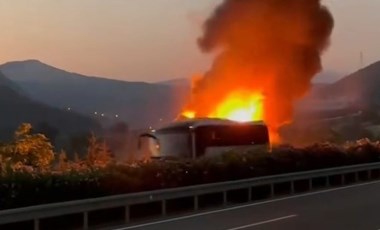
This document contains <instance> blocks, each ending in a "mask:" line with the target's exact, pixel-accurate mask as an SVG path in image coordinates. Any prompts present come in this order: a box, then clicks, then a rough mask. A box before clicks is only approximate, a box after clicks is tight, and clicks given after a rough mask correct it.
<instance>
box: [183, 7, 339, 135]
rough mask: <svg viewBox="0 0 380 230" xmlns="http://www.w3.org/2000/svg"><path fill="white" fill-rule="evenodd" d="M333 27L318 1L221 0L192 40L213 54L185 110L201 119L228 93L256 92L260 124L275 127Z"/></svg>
mask: <svg viewBox="0 0 380 230" xmlns="http://www.w3.org/2000/svg"><path fill="white" fill-rule="evenodd" d="M333 26H334V20H333V17H332V15H331V14H330V12H329V10H328V9H327V8H326V7H325V6H323V5H322V3H321V1H320V0H224V2H223V3H222V4H221V5H220V6H218V7H217V8H216V9H215V11H214V13H213V15H212V16H211V17H210V18H209V19H208V20H207V21H206V22H205V24H204V34H203V35H202V36H201V37H200V38H199V39H198V44H199V47H200V49H201V50H202V51H203V52H206V53H216V54H217V55H216V58H215V60H214V63H213V65H212V68H211V69H210V70H209V71H208V72H207V73H205V74H204V76H203V77H202V78H201V79H199V80H198V81H197V82H196V83H195V86H194V88H193V95H192V101H191V103H190V104H189V105H188V107H189V108H192V109H193V110H194V111H196V112H197V116H202V115H203V116H207V114H209V113H210V112H211V111H212V110H213V109H215V108H214V104H213V102H219V101H220V100H222V99H223V98H224V97H226V95H228V94H229V93H230V92H231V91H234V90H244V91H249V92H254V91H257V92H260V93H262V94H263V95H264V97H265V99H264V107H265V108H264V111H265V115H264V117H265V118H264V120H265V121H266V122H267V123H268V125H269V126H271V127H272V128H274V129H277V128H279V127H280V126H281V125H283V124H285V123H287V122H289V121H291V120H292V116H293V104H294V102H295V101H296V100H297V99H299V98H300V97H302V96H303V95H304V94H305V93H306V92H307V91H308V90H309V88H310V86H311V80H312V78H313V77H314V76H315V75H316V74H317V73H318V72H320V71H321V69H322V65H321V55H322V54H323V52H324V51H325V50H326V48H327V47H328V45H329V41H330V35H331V33H332V30H333Z"/></svg>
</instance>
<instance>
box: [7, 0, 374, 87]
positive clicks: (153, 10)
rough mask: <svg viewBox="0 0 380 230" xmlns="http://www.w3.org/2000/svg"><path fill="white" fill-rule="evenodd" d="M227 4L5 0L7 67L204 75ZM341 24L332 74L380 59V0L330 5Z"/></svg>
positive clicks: (152, 76) (153, 77)
mask: <svg viewBox="0 0 380 230" xmlns="http://www.w3.org/2000/svg"><path fill="white" fill-rule="evenodd" d="M220 2H221V0H60V1H58V0H0V28H1V35H0V49H1V52H0V62H1V63H4V62H8V61H14V60H25V59H38V60H40V61H42V62H45V63H47V64H50V65H53V66H56V67H58V68H62V69H65V70H68V71H71V72H77V73H82V74H86V75H92V76H103V77H107V78H114V79H121V80H126V81H148V82H157V81H162V80H167V79H174V78H186V77H191V76H192V75H194V74H199V73H202V72H204V71H205V70H206V69H207V68H208V67H209V66H210V64H211V60H212V57H210V56H205V55H204V54H202V53H201V52H200V51H199V49H198V47H197V46H196V39H197V37H199V36H200V34H201V32H202V22H203V21H204V20H205V19H206V18H207V17H208V16H209V15H210V13H211V12H212V10H213V8H214V7H215V6H216V5H217V4H218V3H220ZM323 2H324V3H325V4H326V5H327V6H328V7H329V8H330V10H331V11H332V13H333V15H334V18H335V23H336V25H335V29H334V33H333V37H332V43H331V47H330V49H329V50H328V51H327V52H326V53H325V54H324V56H323V63H324V68H325V70H328V71H332V72H337V73H341V74H342V75H343V74H346V73H350V72H352V71H355V70H357V69H358V68H360V67H361V62H360V52H363V55H364V64H370V63H372V62H375V61H377V60H380V42H379V41H380V27H379V26H378V22H379V21H380V14H379V13H378V9H380V1H379V0H323Z"/></svg>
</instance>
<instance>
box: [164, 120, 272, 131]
mask: <svg viewBox="0 0 380 230" xmlns="http://www.w3.org/2000/svg"><path fill="white" fill-rule="evenodd" d="M218 125H219V126H228V125H263V126H266V124H265V123H264V122H263V121H250V122H237V121H232V120H227V119H217V118H197V119H187V120H181V121H177V122H173V123H171V124H170V125H167V126H165V127H162V128H160V129H158V130H157V131H162V130H170V129H181V128H185V129H188V128H198V127H202V126H218Z"/></svg>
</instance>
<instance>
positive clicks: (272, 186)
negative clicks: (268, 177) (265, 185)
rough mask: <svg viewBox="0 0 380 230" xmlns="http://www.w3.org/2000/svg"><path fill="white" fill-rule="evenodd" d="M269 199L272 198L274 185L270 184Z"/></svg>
mask: <svg viewBox="0 0 380 230" xmlns="http://www.w3.org/2000/svg"><path fill="white" fill-rule="evenodd" d="M270 197H274V184H273V183H272V184H270Z"/></svg>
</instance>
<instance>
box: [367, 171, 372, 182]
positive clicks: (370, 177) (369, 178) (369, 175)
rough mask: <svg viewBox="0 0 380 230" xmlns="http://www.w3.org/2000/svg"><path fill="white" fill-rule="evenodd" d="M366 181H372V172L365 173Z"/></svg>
mask: <svg viewBox="0 0 380 230" xmlns="http://www.w3.org/2000/svg"><path fill="white" fill-rule="evenodd" d="M367 175H368V180H372V170H368V171H367Z"/></svg>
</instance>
